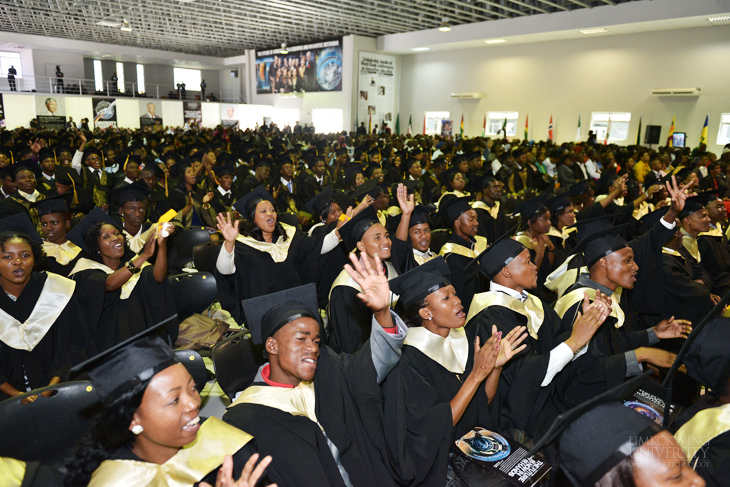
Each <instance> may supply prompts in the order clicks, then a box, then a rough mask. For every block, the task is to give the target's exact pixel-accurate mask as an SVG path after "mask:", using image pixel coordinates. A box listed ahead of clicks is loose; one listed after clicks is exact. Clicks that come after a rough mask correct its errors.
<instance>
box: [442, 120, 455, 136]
mask: <svg viewBox="0 0 730 487" xmlns="http://www.w3.org/2000/svg"><path fill="white" fill-rule="evenodd" d="M453 130H454V121H453V120H441V135H442V136H443V137H451V132H452V131H453Z"/></svg>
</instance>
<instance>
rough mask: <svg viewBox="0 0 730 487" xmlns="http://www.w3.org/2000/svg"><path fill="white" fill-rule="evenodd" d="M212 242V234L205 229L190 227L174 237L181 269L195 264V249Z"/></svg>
mask: <svg viewBox="0 0 730 487" xmlns="http://www.w3.org/2000/svg"><path fill="white" fill-rule="evenodd" d="M205 242H210V233H208V230H206V229H205V228H204V227H190V228H186V229H185V230H183V231H182V232H180V233H178V234H177V235H175V237H174V245H175V250H176V252H177V261H178V265H179V267H180V268H181V269H184V268H186V267H190V266H191V264H192V262H193V247H195V246H196V245H198V244H201V243H205Z"/></svg>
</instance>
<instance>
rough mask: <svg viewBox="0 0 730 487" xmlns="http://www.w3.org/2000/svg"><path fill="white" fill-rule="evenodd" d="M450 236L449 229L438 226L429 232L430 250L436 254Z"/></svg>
mask: <svg viewBox="0 0 730 487" xmlns="http://www.w3.org/2000/svg"><path fill="white" fill-rule="evenodd" d="M450 238H451V230H449V229H448V228H438V229H436V230H434V231H432V232H431V245H430V246H429V248H430V249H431V252H433V253H435V254H438V253H439V251H441V247H443V246H444V244H445V243H446V242H448V240H449V239H450Z"/></svg>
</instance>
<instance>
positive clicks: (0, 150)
mask: <svg viewBox="0 0 730 487" xmlns="http://www.w3.org/2000/svg"><path fill="white" fill-rule="evenodd" d="M0 154H3V155H5V157H7V158H8V159H9V160H10V164H13V163H14V162H15V158H14V157H13V152H12V151H11V150H10V149H8V148H7V147H0Z"/></svg>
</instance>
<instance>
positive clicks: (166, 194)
mask: <svg viewBox="0 0 730 487" xmlns="http://www.w3.org/2000/svg"><path fill="white" fill-rule="evenodd" d="M163 174H164V175H165V198H169V197H170V194H169V193H168V192H167V173H163Z"/></svg>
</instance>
